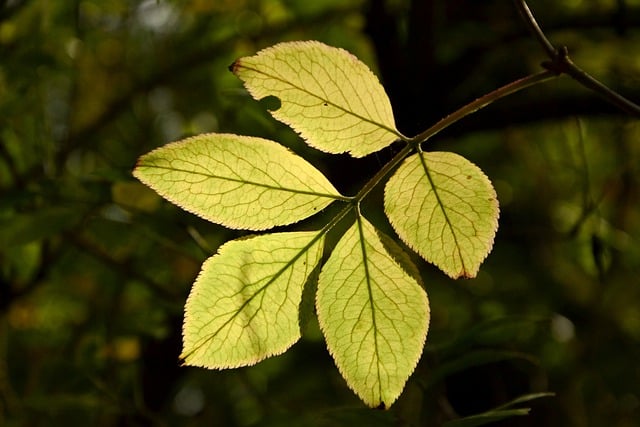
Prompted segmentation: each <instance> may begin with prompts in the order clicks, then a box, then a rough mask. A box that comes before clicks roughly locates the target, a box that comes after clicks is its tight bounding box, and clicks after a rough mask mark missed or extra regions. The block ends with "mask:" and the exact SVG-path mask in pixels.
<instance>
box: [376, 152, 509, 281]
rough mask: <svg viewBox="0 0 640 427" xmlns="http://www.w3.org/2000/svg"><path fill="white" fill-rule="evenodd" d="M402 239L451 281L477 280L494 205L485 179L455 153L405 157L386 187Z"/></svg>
mask: <svg viewBox="0 0 640 427" xmlns="http://www.w3.org/2000/svg"><path fill="white" fill-rule="evenodd" d="M384 205H385V212H386V214H387V216H388V217H389V220H390V222H391V224H392V225H393V228H394V229H395V230H396V232H397V233H398V235H399V236H400V238H401V239H402V240H403V241H404V242H405V243H407V245H409V246H410V247H411V248H412V249H414V250H415V251H416V252H418V253H419V254H420V255H421V256H422V257H423V258H424V259H426V260H427V261H429V262H431V263H433V264H435V265H436V266H438V267H439V268H440V269H441V270H442V271H444V272H445V273H446V274H448V275H449V276H451V277H453V278H458V277H475V275H476V274H477V273H478V269H479V268H480V264H481V263H482V261H484V259H485V258H486V256H487V255H488V253H489V252H490V251H491V248H492V246H493V239H494V237H495V233H496V230H497V228H498V214H499V208H498V200H497V198H496V193H495V190H494V189H493V186H492V185H491V182H490V181H489V179H488V178H487V177H486V176H485V174H484V173H483V172H482V171H481V170H480V169H479V168H478V167H477V166H476V165H474V164H473V163H471V162H469V161H468V160H466V159H465V158H464V157H461V156H459V155H457V154H454V153H446V152H432V153H424V152H420V153H418V154H415V155H413V156H411V157H409V158H407V159H406V160H405V161H404V162H403V163H402V165H401V166H400V167H399V168H398V170H397V171H396V173H395V174H394V175H393V176H392V177H391V178H390V179H389V182H388V183H387V185H386V188H385V198H384Z"/></svg>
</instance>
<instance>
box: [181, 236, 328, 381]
mask: <svg viewBox="0 0 640 427" xmlns="http://www.w3.org/2000/svg"><path fill="white" fill-rule="evenodd" d="M322 247H323V238H322V237H320V236H319V234H318V232H317V231H316V232H292V233H273V234H267V235H263V236H257V237H253V238H249V239H243V240H234V241H231V242H228V243H226V244H224V245H223V246H222V247H221V248H220V251H219V253H218V254H216V255H214V256H212V257H211V258H209V259H208V260H207V261H205V263H204V264H203V266H202V271H201V272H200V274H199V275H198V278H197V279H196V282H195V283H194V285H193V288H192V289H191V293H190V294H189V298H188V300H187V304H186V306H185V320H184V326H183V352H182V355H181V358H182V359H183V360H184V361H185V363H186V364H187V365H193V366H202V367H206V368H213V369H224V368H234V367H239V366H247V365H253V364H255V363H257V362H259V361H261V360H263V359H265V358H267V357H269V356H273V355H277V354H281V353H283V352H284V351H286V350H287V349H288V348H289V347H291V346H292V345H293V344H294V343H295V342H296V341H298V339H299V338H300V327H299V323H298V308H299V305H300V299H301V296H302V289H303V287H304V284H305V282H306V280H307V278H308V277H309V275H310V274H311V272H312V271H313V269H314V268H315V267H316V265H317V264H318V262H319V261H320V258H321V256H322Z"/></svg>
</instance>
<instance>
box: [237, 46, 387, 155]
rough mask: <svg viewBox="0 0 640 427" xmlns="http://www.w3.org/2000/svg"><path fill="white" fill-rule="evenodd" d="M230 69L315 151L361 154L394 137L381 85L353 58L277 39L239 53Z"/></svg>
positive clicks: (339, 51) (331, 49) (326, 48)
mask: <svg viewBox="0 0 640 427" xmlns="http://www.w3.org/2000/svg"><path fill="white" fill-rule="evenodd" d="M231 70H232V71H233V72H234V74H236V75H237V76H238V77H239V78H240V79H241V80H243V82H244V84H245V87H246V88H247V90H248V91H249V92H250V93H251V95H252V96H253V97H254V98H256V99H263V98H266V97H268V96H275V97H277V98H278V99H279V100H280V103H281V105H280V108H278V109H275V110H273V111H271V114H272V115H273V116H274V117H275V118H276V119H278V120H280V121H282V122H284V123H286V124H288V125H289V126H291V127H292V128H293V129H295V130H296V131H297V132H299V133H300V135H301V136H302V137H303V138H304V139H305V140H306V142H307V143H308V144H309V145H311V146H312V147H315V148H317V149H319V150H322V151H325V152H328V153H344V152H348V153H350V154H351V155H352V156H354V157H363V156H366V155H367V154H370V153H373V152H375V151H378V150H380V149H382V148H384V147H386V146H388V145H390V144H391V143H392V142H393V141H394V140H396V139H398V138H399V137H400V134H399V133H398V131H397V130H396V129H395V121H394V119H393V111H392V110H391V103H390V102H389V98H388V96H387V94H386V92H385V91H384V88H383V87H382V85H381V84H380V82H379V81H378V79H377V78H376V76H375V75H374V74H373V73H372V72H371V70H369V68H368V67H367V66H366V65H365V64H364V63H362V62H361V61H360V60H359V59H358V58H356V57H355V56H353V55H352V54H350V53H349V52H347V51H345V50H343V49H339V48H335V47H330V46H327V45H325V44H322V43H320V42H316V41H307V42H288V43H280V44H277V45H275V46H272V47H269V48H267V49H264V50H261V51H260V52H258V53H257V54H256V55H255V56H250V57H245V58H240V59H238V60H237V61H236V62H234V63H233V65H232V66H231Z"/></svg>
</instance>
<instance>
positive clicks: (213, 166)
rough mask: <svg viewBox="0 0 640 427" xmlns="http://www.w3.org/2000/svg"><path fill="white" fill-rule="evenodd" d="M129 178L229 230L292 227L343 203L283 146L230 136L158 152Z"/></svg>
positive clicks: (209, 136)
mask: <svg viewBox="0 0 640 427" xmlns="http://www.w3.org/2000/svg"><path fill="white" fill-rule="evenodd" d="M134 175H135V176H136V177H137V178H138V179H139V180H140V181H142V182H143V183H145V184H147V185H148V186H149V187H151V188H153V189H154V190H155V191H156V192H158V193H159V194H160V195H161V196H162V197H164V198H166V199H167V200H169V201H171V202H173V203H175V204H176V205H178V206H180V207H182V208H183V209H185V210H187V211H189V212H191V213H194V214H196V215H199V216H201V217H203V218H205V219H207V220H209V221H213V222H216V223H218V224H222V225H224V226H226V227H229V228H240V229H249V230H263V229H266V228H271V227H274V226H277V225H285V224H291V223H293V222H296V221H299V220H301V219H303V218H306V217H308V216H311V215H313V214H314V213H316V212H318V211H319V210H321V209H323V208H324V207H326V206H327V205H328V204H330V203H331V202H332V201H334V200H336V199H341V198H344V197H343V196H341V195H340V193H338V191H337V190H336V189H335V188H334V187H333V185H332V184H331V183H330V182H329V181H328V180H327V178H326V177H325V176H324V175H322V173H321V172H320V171H318V170H317V169H316V168H314V167H313V166H312V165H311V164H310V163H308V162H307V161H306V160H304V159H303V158H302V157H300V156H298V155H296V154H294V153H293V152H291V151H289V150H288V149H286V148H285V147H283V146H282V145H280V144H278V143H276V142H273V141H269V140H266V139H262V138H254V137H248V136H239V135H230V134H203V135H199V136H195V137H192V138H187V139H185V140H183V141H179V142H175V143H172V144H168V145H165V146H164V147H160V148H158V149H156V150H153V151H151V152H150V153H148V154H145V155H144V156H142V157H141V158H140V159H139V161H138V165H137V166H136V169H135V170H134Z"/></svg>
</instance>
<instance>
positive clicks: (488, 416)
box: [444, 408, 531, 427]
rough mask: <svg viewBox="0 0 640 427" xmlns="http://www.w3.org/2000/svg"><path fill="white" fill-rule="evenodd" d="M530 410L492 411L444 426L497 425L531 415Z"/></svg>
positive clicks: (460, 419)
mask: <svg viewBox="0 0 640 427" xmlns="http://www.w3.org/2000/svg"><path fill="white" fill-rule="evenodd" d="M530 411H531V409H530V408H521V409H502V410H492V411H489V412H485V413H482V414H478V415H471V416H468V417H464V418H459V419H457V420H453V421H449V422H447V423H445V424H444V427H477V426H483V425H486V424H491V423H495V422H497V421H500V420H504V419H506V418H511V417H521V416H524V415H529V412H530Z"/></svg>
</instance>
